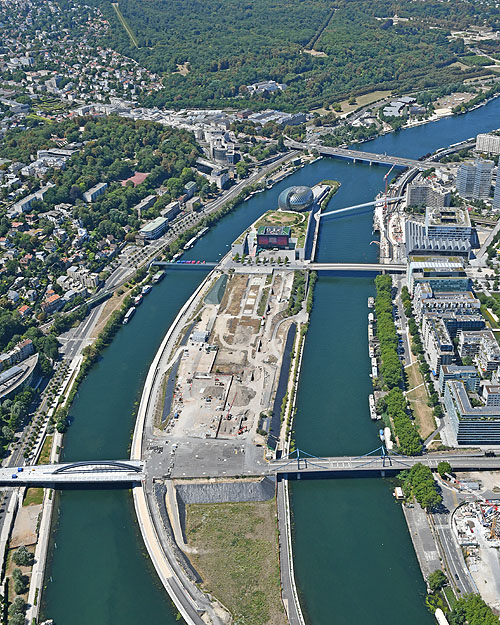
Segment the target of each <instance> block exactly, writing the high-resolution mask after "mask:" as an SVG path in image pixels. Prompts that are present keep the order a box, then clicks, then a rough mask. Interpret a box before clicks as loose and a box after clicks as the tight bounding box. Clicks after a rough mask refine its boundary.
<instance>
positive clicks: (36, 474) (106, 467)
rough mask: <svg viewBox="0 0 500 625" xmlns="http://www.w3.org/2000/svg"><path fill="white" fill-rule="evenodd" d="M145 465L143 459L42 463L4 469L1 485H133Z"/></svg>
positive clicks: (2, 470)
mask: <svg viewBox="0 0 500 625" xmlns="http://www.w3.org/2000/svg"><path fill="white" fill-rule="evenodd" d="M143 468H144V463H143V462H142V461H140V460H95V461H88V462H87V461H84V462H67V463H62V464H40V465H28V466H25V467H19V468H16V467H14V468H12V467H5V468H4V467H2V468H1V469H0V484H2V485H5V484H8V485H9V486H44V485H50V486H56V487H57V486H58V485H63V484H70V485H71V484H75V485H76V484H88V485H89V486H90V485H104V484H120V483H124V484H130V483H133V482H140V481H141V480H142V478H143V477H144V475H143Z"/></svg>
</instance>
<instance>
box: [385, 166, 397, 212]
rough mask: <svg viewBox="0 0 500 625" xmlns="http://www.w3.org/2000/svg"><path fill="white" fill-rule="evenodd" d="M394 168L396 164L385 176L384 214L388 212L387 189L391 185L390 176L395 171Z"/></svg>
mask: <svg viewBox="0 0 500 625" xmlns="http://www.w3.org/2000/svg"><path fill="white" fill-rule="evenodd" d="M394 167H396V165H395V164H394V165H393V166H392V167H391V168H390V169H389V171H388V172H387V173H386V175H385V176H384V182H385V196H384V213H385V211H387V188H388V185H389V182H388V181H389V175H390V173H391V171H392V170H393V169H394Z"/></svg>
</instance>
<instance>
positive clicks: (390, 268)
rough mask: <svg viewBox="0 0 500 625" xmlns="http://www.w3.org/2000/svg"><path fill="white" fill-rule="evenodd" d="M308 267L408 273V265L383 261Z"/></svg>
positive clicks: (312, 267)
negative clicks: (384, 262)
mask: <svg viewBox="0 0 500 625" xmlns="http://www.w3.org/2000/svg"><path fill="white" fill-rule="evenodd" d="M305 267H306V268H307V269H311V270H313V271H376V272H381V273H395V274H402V273H406V265H390V264H383V263H308V264H307V265H305Z"/></svg>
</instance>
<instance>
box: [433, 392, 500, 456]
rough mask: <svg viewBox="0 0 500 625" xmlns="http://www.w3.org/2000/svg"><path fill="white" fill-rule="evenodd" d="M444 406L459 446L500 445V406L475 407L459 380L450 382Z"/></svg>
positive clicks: (445, 394) (445, 393)
mask: <svg viewBox="0 0 500 625" xmlns="http://www.w3.org/2000/svg"><path fill="white" fill-rule="evenodd" d="M444 405H445V408H446V412H447V414H448V415H449V417H450V420H451V424H452V427H453V429H454V431H455V434H456V436H457V442H458V444H459V445H500V406H477V407H473V406H472V404H471V402H470V399H469V396H468V395H467V389H466V387H465V385H464V383H463V382H461V381H459V380H448V381H447V382H446V385H445V391H444Z"/></svg>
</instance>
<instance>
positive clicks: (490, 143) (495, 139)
mask: <svg viewBox="0 0 500 625" xmlns="http://www.w3.org/2000/svg"><path fill="white" fill-rule="evenodd" d="M476 150H477V151H478V152H484V153H486V154H495V155H498V154H500V136H498V135H492V134H489V133H485V134H479V135H477V138H476Z"/></svg>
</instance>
